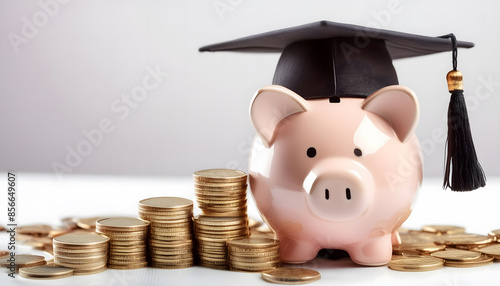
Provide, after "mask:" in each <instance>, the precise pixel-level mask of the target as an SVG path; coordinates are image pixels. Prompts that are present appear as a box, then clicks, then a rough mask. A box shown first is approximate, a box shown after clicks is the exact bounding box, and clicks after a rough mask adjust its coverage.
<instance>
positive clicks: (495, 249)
mask: <svg viewBox="0 0 500 286" xmlns="http://www.w3.org/2000/svg"><path fill="white" fill-rule="evenodd" d="M477 251H478V252H480V253H484V254H487V255H491V256H494V257H495V259H500V243H497V244H493V245H490V246H487V247H483V248H479V249H477Z"/></svg>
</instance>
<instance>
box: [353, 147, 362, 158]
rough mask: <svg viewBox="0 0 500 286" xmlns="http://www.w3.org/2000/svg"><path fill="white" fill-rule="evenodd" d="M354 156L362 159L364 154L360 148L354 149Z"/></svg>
mask: <svg viewBox="0 0 500 286" xmlns="http://www.w3.org/2000/svg"><path fill="white" fill-rule="evenodd" d="M354 155H356V156H358V157H361V156H362V155H363V152H362V151H361V149H359V148H355V149H354Z"/></svg>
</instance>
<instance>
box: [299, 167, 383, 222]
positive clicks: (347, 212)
mask: <svg viewBox="0 0 500 286" xmlns="http://www.w3.org/2000/svg"><path fill="white" fill-rule="evenodd" d="M308 180H309V182H307V181H308ZM307 184H309V186H307ZM304 189H305V190H306V192H307V191H309V196H308V205H309V208H310V211H311V212H312V213H313V214H315V215H316V216H318V217H319V218H321V219H326V220H332V221H348V220H352V219H355V218H357V217H359V216H361V215H363V214H364V213H366V211H367V210H368V207H369V206H370V204H371V202H372V201H373V196H374V190H375V187H374V181H373V177H372V175H371V173H370V172H369V171H368V170H367V169H366V168H365V167H364V166H363V165H362V164H360V163H359V162H356V161H353V160H350V159H340V158H338V159H332V160H325V162H322V163H321V164H320V165H318V166H316V167H315V168H314V169H313V170H312V171H311V172H310V173H309V175H308V176H307V178H306V180H305V181H304Z"/></svg>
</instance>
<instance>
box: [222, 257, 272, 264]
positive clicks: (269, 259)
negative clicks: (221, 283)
mask: <svg viewBox="0 0 500 286" xmlns="http://www.w3.org/2000/svg"><path fill="white" fill-rule="evenodd" d="M229 261H231V262H247V263H258V262H280V257H279V255H273V256H257V257H253V256H246V257H245V256H243V257H241V256H234V255H229Z"/></svg>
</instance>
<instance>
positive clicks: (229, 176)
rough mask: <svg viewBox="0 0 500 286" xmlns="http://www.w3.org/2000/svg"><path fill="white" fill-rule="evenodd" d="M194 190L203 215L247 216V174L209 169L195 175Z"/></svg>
mask: <svg viewBox="0 0 500 286" xmlns="http://www.w3.org/2000/svg"><path fill="white" fill-rule="evenodd" d="M193 179H194V189H195V195H196V201H197V202H198V207H199V208H200V209H201V212H202V215H208V216H223V217H243V216H246V215H247V200H246V198H247V193H246V190H247V174H246V173H245V172H242V171H238V170H230V169H208V170H201V171H197V172H195V173H194V174H193Z"/></svg>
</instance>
